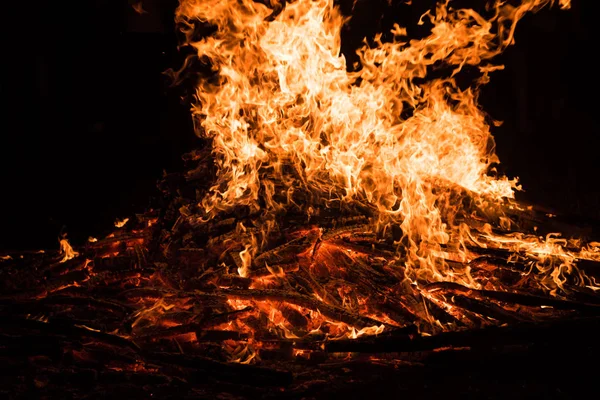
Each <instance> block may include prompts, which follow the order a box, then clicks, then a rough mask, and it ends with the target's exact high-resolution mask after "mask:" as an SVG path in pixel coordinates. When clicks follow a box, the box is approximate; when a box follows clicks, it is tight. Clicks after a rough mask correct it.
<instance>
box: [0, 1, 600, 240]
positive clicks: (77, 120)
mask: <svg viewBox="0 0 600 400" xmlns="http://www.w3.org/2000/svg"><path fill="white" fill-rule="evenodd" d="M414 2H415V3H419V4H418V7H413V8H412V9H411V8H408V7H406V6H404V5H402V4H394V5H391V6H389V5H387V3H386V1H375V0H373V1H366V0H363V1H359V2H358V3H357V4H356V6H355V8H354V11H353V15H354V17H353V19H352V21H351V22H350V24H349V28H348V29H346V30H345V31H344V37H343V51H344V53H345V54H346V55H347V56H348V57H349V58H350V59H352V54H351V53H352V48H353V47H355V46H356V45H358V44H359V42H360V40H361V39H362V38H363V37H364V36H370V35H372V34H373V33H375V32H377V31H380V30H385V29H387V28H388V27H389V26H390V24H391V23H392V22H393V21H400V22H403V23H404V24H405V25H406V24H408V21H410V20H412V21H413V24H414V22H415V21H416V20H417V19H418V16H419V15H420V13H421V12H422V11H424V10H425V9H427V8H428V7H429V6H430V5H431V4H433V3H434V2H432V1H421V2H419V1H414ZM455 3H460V4H461V5H464V4H468V3H473V4H478V5H480V4H482V1H471V2H468V1H460V2H455ZM592 3H594V2H593V1H583V0H575V1H573V7H572V9H571V10H569V11H560V10H558V9H554V10H550V9H545V10H543V11H541V12H540V13H538V14H535V15H529V16H527V17H526V18H525V19H524V20H523V21H522V22H521V23H520V25H519V26H518V29H517V36H516V39H517V43H516V45H515V46H513V47H511V48H509V49H508V50H507V51H506V52H505V54H503V55H502V57H501V61H502V62H503V63H504V64H505V65H506V69H505V70H504V71H500V72H496V73H494V74H493V75H492V82H491V83H490V84H489V85H488V86H487V87H486V88H485V89H484V92H483V96H482V99H481V102H482V105H483V107H484V109H485V110H486V111H487V112H489V114H490V115H491V116H492V117H493V118H495V119H498V120H502V121H504V124H503V125H502V126H501V127H499V128H495V129H494V131H493V132H494V135H495V137H496V143H497V153H498V155H499V157H500V159H501V161H502V168H503V171H504V172H506V173H507V174H508V175H509V176H519V177H520V178H521V182H522V184H523V187H524V188H525V189H526V192H523V193H520V194H519V195H518V196H519V198H521V199H524V200H527V201H531V202H534V203H537V204H540V205H544V206H548V207H552V208H553V209H555V210H557V211H559V212H563V213H569V214H575V215H582V216H585V217H590V218H597V217H600V210H598V204H600V189H599V188H598V184H597V180H598V177H599V176H600V175H599V174H600V165H598V162H597V160H598V156H597V153H598V148H597V145H596V135H597V134H598V122H597V115H598V114H599V111H598V110H597V101H596V100H594V97H595V96H597V95H598V93H599V90H598V89H599V87H598V86H599V84H598V79H597V77H596V74H597V73H596V70H597V64H596V63H595V62H594V57H595V55H594V52H595V51H596V49H597V47H598V46H597V44H598V41H597V39H598V36H597V34H596V33H595V31H596V30H597V27H596V24H595V21H594V18H595V17H594V15H595V14H594V12H593V10H592V9H591V7H593V6H592ZM176 4H177V2H176V1H171V0H144V2H143V7H144V9H145V10H146V11H148V12H147V13H144V14H141V15H140V14H138V13H136V12H135V11H134V9H133V8H132V6H131V4H130V2H128V1H127V0H81V1H77V2H71V1H65V2H57V1H41V0H33V1H28V2H14V4H12V5H5V4H3V5H2V7H3V8H4V9H3V12H2V20H3V21H2V27H3V28H2V29H3V33H2V36H3V41H2V56H0V57H1V59H2V60H3V61H2V80H1V86H0V88H1V89H0V90H1V93H2V104H3V105H2V118H1V120H0V121H1V125H0V129H1V133H0V151H1V154H0V184H1V186H0V187H1V195H0V198H1V199H2V204H1V209H0V210H1V211H0V212H1V220H0V223H1V225H0V226H1V228H0V229H1V237H0V239H1V240H0V249H31V248H56V247H57V245H58V243H57V238H58V235H59V234H60V233H61V232H68V234H69V237H71V238H72V239H73V241H74V242H78V241H79V242H81V241H83V240H85V239H86V238H87V236H88V235H99V234H101V233H102V232H106V231H107V230H108V229H110V227H111V226H112V224H113V222H114V220H115V218H117V217H122V216H125V215H128V214H131V213H134V212H142V211H143V210H144V209H145V208H146V207H147V206H148V204H149V202H150V201H151V199H152V197H153V196H155V195H156V192H155V183H156V181H157V179H158V178H159V177H160V175H161V173H162V171H163V170H167V171H173V170H176V169H177V168H178V167H179V162H180V156H181V154H182V153H183V152H185V151H186V150H188V149H190V148H192V146H194V144H195V143H196V140H197V139H196V138H195V137H194V134H193V130H192V126H191V119H190V114H189V112H188V109H189V105H188V104H186V103H185V102H184V101H182V100H181V97H180V96H181V91H180V90H178V89H172V88H169V86H168V80H167V79H166V78H165V76H164V75H163V71H165V70H166V69H168V68H170V67H178V66H179V63H180V62H181V58H182V55H181V54H180V53H178V50H177V37H176V34H175V27H174V23H173V15H174V9H175V6H176ZM457 5H458V4H457ZM586 7H589V8H586ZM345 9H346V10H349V6H346V7H345ZM414 29H415V30H414V32H417V29H418V28H414ZM410 32H411V30H410V29H409V33H410ZM417 33H418V32H417Z"/></svg>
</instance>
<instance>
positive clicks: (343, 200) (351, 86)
mask: <svg viewBox="0 0 600 400" xmlns="http://www.w3.org/2000/svg"><path fill="white" fill-rule="evenodd" d="M554 3H557V2H556V1H554V0H524V1H523V2H522V3H521V4H520V5H519V6H516V7H515V6H511V5H509V4H505V3H504V2H500V1H496V2H495V3H494V4H493V5H492V7H491V9H492V11H493V15H492V17H490V18H488V19H486V18H484V17H483V16H481V15H480V14H478V13H477V12H475V11H474V10H470V9H459V10H455V9H452V8H451V7H450V6H449V2H442V3H440V4H438V6H437V8H436V10H435V12H433V11H432V12H428V13H426V14H425V15H423V16H422V18H421V21H420V23H422V24H423V23H425V22H427V23H429V24H431V26H432V28H431V34H430V35H429V36H427V37H425V38H423V39H419V40H408V39H407V38H406V30H405V29H403V28H401V27H399V26H398V25H395V27H394V29H393V30H392V33H393V35H394V40H393V41H391V42H384V41H382V39H381V35H378V36H377V37H376V38H375V41H374V42H375V46H369V45H367V44H365V45H364V46H363V47H362V48H360V49H359V50H358V55H359V56H360V65H361V68H360V69H359V70H358V71H355V72H348V69H347V65H346V59H345V57H344V56H343V55H341V53H340V44H341V39H340V31H341V28H342V26H343V25H344V23H345V21H346V20H347V19H346V18H344V17H343V16H342V15H341V13H340V12H339V11H338V9H337V8H336V7H335V6H334V4H333V0H316V1H312V0H297V1H295V2H290V3H287V4H286V5H285V7H284V8H283V9H282V10H281V12H280V13H279V14H278V15H276V16H275V17H273V16H272V15H273V13H272V10H271V9H269V8H268V7H267V6H265V5H263V4H259V3H255V2H253V1H251V0H239V1H238V0H225V1H222V0H218V1H217V0H181V3H180V6H179V8H178V10H177V20H178V22H180V23H182V24H183V25H184V26H185V28H184V32H185V33H186V37H187V44H189V45H191V46H193V47H194V48H195V49H196V51H197V54H198V56H199V57H201V59H202V60H205V61H206V62H208V63H209V64H210V65H211V66H212V68H213V70H214V72H215V75H216V78H215V79H206V80H203V81H201V82H200V83H199V85H198V88H197V97H198V102H197V104H196V105H195V106H194V108H193V113H194V115H195V116H197V117H198V120H199V121H200V124H199V126H198V132H199V134H201V135H202V136H204V137H207V138H210V139H212V145H213V152H214V155H215V157H216V163H217V167H218V174H217V177H216V181H215V184H214V185H213V186H212V189H211V191H210V193H209V194H208V195H207V196H206V197H205V198H204V199H203V201H202V206H203V209H204V210H205V213H206V215H205V218H208V219H210V218H213V217H214V216H216V215H217V214H219V213H221V212H227V211H230V210H232V209H233V208H234V207H238V206H247V207H249V209H250V210H251V211H253V212H260V213H262V214H263V216H265V217H266V218H263V220H269V221H271V224H272V221H273V220H274V219H275V218H274V217H275V216H276V215H278V214H281V213H283V212H285V211H286V210H290V209H300V210H303V211H304V212H306V213H307V215H309V216H310V215H311V214H312V213H314V212H315V211H314V207H315V206H317V207H340V206H341V205H352V204H362V205H366V206H367V207H369V208H370V209H371V210H372V211H373V215H374V216H375V218H374V222H373V223H374V225H373V226H374V228H375V229H377V230H379V231H385V230H386V229H388V228H389V227H390V226H391V225H397V226H399V227H400V228H401V229H402V232H403V239H402V241H401V243H402V245H403V247H404V248H405V250H406V253H407V254H406V258H405V263H406V267H407V271H408V274H407V276H408V277H409V278H410V279H413V280H414V279H418V278H423V279H426V280H460V281H461V282H462V283H463V284H467V285H470V286H472V285H473V284H474V283H473V280H472V278H470V277H469V276H464V277H458V275H457V274H453V275H452V274H451V275H449V274H448V273H447V271H446V270H447V269H446V268H445V265H444V263H441V264H440V262H439V260H437V261H436V259H437V258H438V257H437V254H439V251H440V246H441V245H446V246H455V247H457V249H456V250H458V251H461V252H462V251H464V250H463V249H462V244H463V243H464V241H465V238H464V237H463V234H464V230H463V229H458V228H457V227H453V226H451V224H449V221H451V220H452V216H453V215H454V214H455V213H457V212H458V211H459V210H460V207H461V206H460V205H456V204H451V203H452V200H451V193H452V191H453V190H456V188H462V189H463V190H464V189H466V190H467V191H468V192H469V193H470V194H471V195H472V196H474V198H475V199H476V200H477V202H479V203H481V202H483V201H487V202H492V203H493V202H500V201H502V199H505V198H512V197H513V195H514V190H516V189H519V186H518V185H517V180H516V179H513V180H510V179H508V178H506V177H493V176H490V175H488V174H487V173H488V172H489V171H490V167H491V164H492V163H495V162H497V161H498V159H497V157H496V155H495V154H494V151H493V149H494V142H493V138H492V136H491V134H490V129H489V126H488V124H487V123H486V118H485V115H484V113H483V112H482V111H481V110H480V109H479V108H478V105H477V96H478V85H479V84H482V83H485V82H487V80H488V75H489V73H490V72H491V71H494V70H496V69H500V68H501V67H500V66H494V65H493V64H491V63H490V62H489V60H490V59H492V58H493V57H494V56H496V55H498V54H499V53H500V52H502V51H503V50H504V49H505V48H506V47H507V46H508V45H510V44H512V43H513V42H514V35H515V27H516V24H517V22H518V21H519V20H520V19H521V18H522V17H523V16H524V15H525V14H526V13H527V12H530V11H537V10H538V9H540V8H541V7H543V6H546V5H552V4H554ZM558 4H559V6H560V7H562V8H567V7H569V5H570V1H569V0H560V1H558ZM194 22H201V23H208V24H210V25H213V26H215V27H216V32H215V33H214V34H213V35H211V36H208V37H203V38H201V39H199V40H196V39H195V38H194V35H193V24H194ZM439 63H444V64H445V65H448V66H450V67H451V68H452V73H451V74H450V76H448V77H443V78H438V79H427V80H426V79H423V78H426V77H427V75H428V72H429V71H430V67H432V66H433V65H434V64H439ZM465 65H470V66H478V67H479V69H480V71H481V79H480V80H479V81H478V83H477V85H475V86H474V87H472V88H468V89H465V90H463V89H461V88H459V87H458V85H457V84H456V81H455V75H456V74H457V73H458V72H459V71H460V70H461V69H462V68H463V67H464V66H465ZM420 82H424V83H420ZM306 199H309V201H306ZM441 204H450V207H443V209H442V207H441V206H440V205H441ZM263 228H264V229H265V230H266V227H263ZM271 228H272V226H269V229H271ZM257 245H258V243H253V244H248V245H247V246H246V248H245V249H244V250H243V251H242V252H241V253H240V256H241V257H242V261H243V265H242V267H240V269H239V272H240V274H241V275H242V276H246V274H247V264H248V263H249V262H250V256H251V254H252V253H253V252H254V251H256V248H255V246H257ZM467 275H468V272H467Z"/></svg>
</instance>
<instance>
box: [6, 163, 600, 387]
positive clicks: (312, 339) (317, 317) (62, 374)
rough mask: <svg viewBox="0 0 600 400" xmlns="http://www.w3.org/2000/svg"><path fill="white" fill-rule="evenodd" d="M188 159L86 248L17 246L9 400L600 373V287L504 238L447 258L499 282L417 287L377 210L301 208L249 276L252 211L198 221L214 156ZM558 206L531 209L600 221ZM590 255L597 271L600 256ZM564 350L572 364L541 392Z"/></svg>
mask: <svg viewBox="0 0 600 400" xmlns="http://www.w3.org/2000/svg"><path fill="white" fill-rule="evenodd" d="M188 158H189V160H191V161H193V162H194V165H195V168H193V169H192V170H191V171H190V172H188V173H186V174H173V175H169V176H166V177H165V178H164V180H163V181H162V183H161V186H160V187H161V188H162V189H163V191H164V193H165V203H164V206H163V207H162V208H160V209H157V210H154V211H148V212H147V213H145V214H143V215H138V216H137V217H136V218H132V221H131V222H130V223H129V224H127V225H126V226H125V227H123V228H120V229H118V230H117V231H115V232H113V233H112V234H110V235H109V236H107V237H105V238H103V239H99V240H97V241H93V242H92V241H90V242H89V243H87V244H85V245H81V246H75V247H76V250H77V252H78V255H76V256H75V257H73V258H70V259H67V258H69V257H65V254H63V253H60V252H58V251H46V252H39V251H38V252H36V251H33V252H29V253H4V254H2V255H0V256H1V259H0V289H1V292H0V320H1V323H0V360H1V362H0V368H2V370H3V373H2V378H0V381H1V382H2V383H1V384H0V393H2V394H3V396H8V397H10V396H15V397H19V396H22V397H27V396H29V397H31V396H33V397H60V398H104V397H105V396H107V395H117V396H128V397H129V398H149V397H150V396H153V397H157V396H158V398H170V397H173V398H214V397H216V396H221V397H223V398H244V397H252V398H254V397H265V398H268V397H282V396H283V397H285V396H287V397H291V398H296V397H304V398H321V397H322V398H325V397H331V396H332V395H344V396H346V397H350V398H356V397H363V396H365V395H372V394H377V393H380V394H383V393H385V392H387V391H393V392H394V393H407V394H414V393H428V394H430V395H434V394H443V393H448V390H450V391H452V390H453V389H452V388H454V390H457V391H460V393H462V394H475V395H481V394H483V393H484V392H482V391H485V394H486V397H493V396H491V395H490V392H488V391H491V392H493V393H494V395H497V396H498V397H499V398H501V397H505V396H504V395H506V394H507V393H508V392H507V391H509V390H512V389H511V388H513V386H514V385H517V384H516V383H511V382H514V379H513V378H514V376H512V375H511V376H512V378H511V377H507V375H506V374H507V373H509V372H510V374H517V373H519V371H520V372H522V373H524V374H525V375H527V376H528V377H529V378H528V379H529V380H528V381H526V382H525V381H523V382H520V383H518V385H519V387H521V388H522V389H523V388H526V393H528V394H538V395H544V396H550V397H552V396H551V393H546V392H544V390H562V391H563V392H564V391H565V390H568V389H566V387H570V388H573V387H575V386H578V385H575V384H574V382H576V381H578V379H583V378H582V377H585V376H587V375H586V370H585V369H584V370H583V371H581V370H580V369H578V368H576V367H573V363H575V365H582V366H583V365H585V363H586V362H587V360H591V359H593V358H594V357H597V355H598V348H599V346H598V345H597V344H596V343H595V342H596V340H597V339H596V337H597V334H598V328H599V327H600V296H597V295H595V293H594V291H593V290H591V289H588V288H585V287H581V286H579V285H572V286H569V285H568V284H566V286H565V288H564V290H563V291H561V295H560V296H552V295H549V294H548V293H547V292H545V291H543V290H540V288H539V286H538V285H536V284H535V282H536V276H535V273H534V272H531V268H528V265H527V263H526V260H524V259H521V261H517V262H515V261H514V257H511V254H509V253H507V252H503V251H498V250H496V251H492V250H489V249H479V251H480V252H481V256H480V257H478V258H475V259H474V260H472V261H470V262H469V263H467V264H464V263H459V262H456V261H450V260H445V262H446V263H447V265H449V267H450V268H455V269H456V270H457V271H458V270H461V269H464V268H467V267H468V268H470V270H471V271H472V275H473V276H474V277H475V279H476V280H477V281H478V282H480V283H485V282H492V283H494V284H493V285H487V286H486V285H482V287H483V288H482V289H477V290H475V289H471V288H468V287H465V286H463V285H460V284H458V283H452V282H435V283H428V284H427V283H424V284H422V285H414V284H409V283H407V280H406V279H405V276H404V272H403V268H402V265H401V263H400V261H399V257H398V254H397V248H396V247H395V246H394V245H393V242H394V238H393V237H392V238H386V237H381V236H380V235H376V234H374V233H372V232H371V230H370V229H369V225H368V219H367V218H368V215H364V214H362V215H358V214H355V215H335V213H333V214H331V215H327V214H323V215H322V216H320V217H319V218H320V219H317V220H315V219H313V220H311V221H310V222H307V221H305V220H302V217H301V216H295V215H293V214H290V215H287V216H286V219H285V220H284V221H280V222H279V225H280V226H281V227H282V229H280V230H279V233H278V236H277V237H275V238H270V239H269V240H270V242H269V245H268V246H265V250H264V251H262V252H261V253H259V254H257V255H255V257H254V258H253V260H252V263H251V265H250V266H249V267H248V266H246V267H247V271H246V273H244V274H242V275H243V276H241V275H240V274H239V273H238V271H239V270H240V268H243V267H244V265H243V260H242V259H241V258H240V252H241V251H243V250H244V246H243V243H244V241H245V240H246V239H248V237H247V236H248V235H250V234H251V226H252V224H251V223H249V222H248V220H249V219H251V216H249V215H248V214H247V213H243V212H240V213H238V214H232V215H230V216H227V217H224V218H221V219H219V220H216V221H211V222H210V223H204V224H199V225H197V224H194V223H193V222H190V221H192V220H191V219H190V218H186V216H188V215H190V213H193V209H192V208H193V204H194V203H195V199H196V191H197V190H199V189H200V190H202V186H203V185H206V183H202V177H203V176H204V177H206V174H207V173H210V165H209V164H207V163H206V162H204V161H202V160H200V162H199V163H198V160H199V159H201V157H199V156H198V154H195V155H194V154H192V155H190V156H188ZM515 212H516V211H515ZM544 215H545V213H542V212H539V211H535V210H533V209H531V210H529V211H527V212H523V211H519V215H517V216H516V217H518V218H515V220H516V219H518V220H519V221H520V228H521V229H529V227H533V226H534V225H535V226H536V229H540V230H541V231H543V230H544V229H547V230H548V231H556V230H562V231H563V232H568V233H570V234H577V235H580V236H584V237H592V236H593V235H594V234H595V233H596V231H595V227H594V226H592V225H585V224H582V223H578V224H573V223H570V221H568V220H565V219H563V220H561V219H560V218H552V219H549V218H545V217H544ZM513 217H515V216H513ZM240 222H241V223H242V224H240ZM241 225H242V226H244V225H245V226H246V227H248V228H246V229H244V230H242V229H240V226H241ZM245 235H246V236H245ZM390 235H392V236H393V235H394V232H391V233H390ZM581 267H582V268H584V269H585V270H586V272H587V273H588V275H589V276H593V275H594V274H595V271H596V269H597V268H598V267H599V266H598V265H596V263H593V262H587V263H583V264H582V266H581ZM499 285H500V286H501V287H503V288H505V290H498V289H490V288H498V287H499ZM532 360H535V363H532ZM557 363H558V364H561V365H563V366H565V367H566V366H569V372H565V371H563V372H562V373H563V379H562V380H559V381H557V382H553V383H552V385H550V386H547V385H546V386H543V385H542V386H543V387H544V388H545V389H543V390H542V389H540V387H541V386H539V385H541V382H545V380H547V379H549V377H548V375H547V374H551V373H555V372H556V371H558V370H560V367H558V366H557ZM550 365H553V368H552V369H551V370H550V369H549V368H550V367H549V366H550ZM445 367H452V368H451V369H452V371H449V369H448V368H445ZM533 369H535V371H536V372H535V373H532V370H533ZM483 371H485V372H483ZM552 371H554V372H552ZM520 376H523V375H520ZM536 376H537V378H535V377H536ZM452 377H454V378H452ZM511 379H512V380H511ZM460 382H462V383H465V382H468V385H462V384H461V383H460ZM511 385H513V386H511ZM569 385H570V386H569ZM579 386H580V385H579ZM549 388H552V389H549ZM540 390H541V391H540ZM15 394H16V395H15Z"/></svg>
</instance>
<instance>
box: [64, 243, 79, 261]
mask: <svg viewBox="0 0 600 400" xmlns="http://www.w3.org/2000/svg"><path fill="white" fill-rule="evenodd" d="M60 253H61V255H62V256H63V257H62V259H61V260H60V262H61V263H64V262H66V261H69V260H70V259H72V258H75V257H77V256H78V255H79V253H78V252H76V251H75V250H73V247H72V246H71V244H70V243H69V241H68V240H67V239H66V238H63V239H60Z"/></svg>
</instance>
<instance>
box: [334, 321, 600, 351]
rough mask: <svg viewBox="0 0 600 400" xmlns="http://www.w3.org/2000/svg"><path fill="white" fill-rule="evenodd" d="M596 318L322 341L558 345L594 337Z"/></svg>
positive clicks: (406, 346) (417, 346)
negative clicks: (430, 334)
mask: <svg viewBox="0 0 600 400" xmlns="http://www.w3.org/2000/svg"><path fill="white" fill-rule="evenodd" d="M598 329H600V318H582V319H571V320H567V321H564V320H563V321H553V322H545V323H539V322H538V323H520V324H515V325H512V326H491V327H486V328H482V329H471V330H466V331H457V332H444V333H440V334H438V335H434V336H417V335H411V334H406V335H398V336H379V337H369V338H365V339H362V338H359V339H355V340H345V339H344V340H336V341H331V342H328V343H326V344H325V351H328V352H361V353H400V352H414V351H427V350H435V349H441V348H464V347H471V348H474V347H486V348H492V347H497V346H508V345H517V344H530V343H540V342H545V343H550V344H556V345H559V344H561V343H563V344H564V343H565V342H568V341H585V340H593V341H595V340H596V339H597V333H598Z"/></svg>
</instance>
